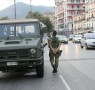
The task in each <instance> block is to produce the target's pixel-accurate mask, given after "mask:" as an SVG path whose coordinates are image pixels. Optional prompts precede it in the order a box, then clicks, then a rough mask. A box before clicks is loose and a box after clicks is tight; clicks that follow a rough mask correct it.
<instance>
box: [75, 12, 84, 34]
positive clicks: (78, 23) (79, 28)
mask: <svg viewBox="0 0 95 90" xmlns="http://www.w3.org/2000/svg"><path fill="white" fill-rule="evenodd" d="M84 28H85V14H84V13H83V14H78V15H75V16H73V33H74V34H82V33H84V32H85V31H84Z"/></svg>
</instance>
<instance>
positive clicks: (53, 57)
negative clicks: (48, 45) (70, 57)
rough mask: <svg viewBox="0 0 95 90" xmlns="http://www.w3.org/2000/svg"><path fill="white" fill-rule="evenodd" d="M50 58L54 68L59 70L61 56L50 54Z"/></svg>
mask: <svg viewBox="0 0 95 90" xmlns="http://www.w3.org/2000/svg"><path fill="white" fill-rule="evenodd" d="M49 57H50V62H51V65H52V67H55V68H58V63H59V55H57V54H55V55H54V54H53V53H51V52H50V53H49Z"/></svg>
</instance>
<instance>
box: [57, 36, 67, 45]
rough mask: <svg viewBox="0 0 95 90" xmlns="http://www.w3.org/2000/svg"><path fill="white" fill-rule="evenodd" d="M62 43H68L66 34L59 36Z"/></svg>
mask: <svg viewBox="0 0 95 90" xmlns="http://www.w3.org/2000/svg"><path fill="white" fill-rule="evenodd" d="M57 37H58V38H59V40H60V41H61V42H62V43H65V44H68V38H67V37H66V36H64V35H58V36H57Z"/></svg>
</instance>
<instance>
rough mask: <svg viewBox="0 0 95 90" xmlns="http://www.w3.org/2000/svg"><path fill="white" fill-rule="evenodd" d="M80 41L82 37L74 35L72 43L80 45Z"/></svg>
mask: <svg viewBox="0 0 95 90" xmlns="http://www.w3.org/2000/svg"><path fill="white" fill-rule="evenodd" d="M81 39H82V35H74V37H73V43H80V41H81Z"/></svg>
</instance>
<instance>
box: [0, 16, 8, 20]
mask: <svg viewBox="0 0 95 90" xmlns="http://www.w3.org/2000/svg"><path fill="white" fill-rule="evenodd" d="M0 20H9V18H8V17H7V16H5V17H1V18H0Z"/></svg>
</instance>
